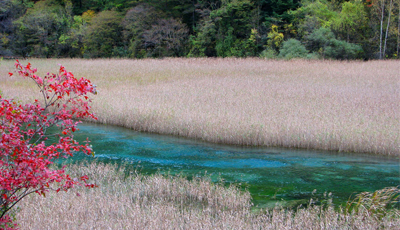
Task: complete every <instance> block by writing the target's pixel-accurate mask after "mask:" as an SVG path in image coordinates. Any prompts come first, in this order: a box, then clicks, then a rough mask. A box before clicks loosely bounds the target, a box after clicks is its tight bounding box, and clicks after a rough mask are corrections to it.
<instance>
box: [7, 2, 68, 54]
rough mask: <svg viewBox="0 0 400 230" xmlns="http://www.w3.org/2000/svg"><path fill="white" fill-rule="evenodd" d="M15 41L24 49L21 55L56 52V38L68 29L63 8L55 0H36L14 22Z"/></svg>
mask: <svg viewBox="0 0 400 230" xmlns="http://www.w3.org/2000/svg"><path fill="white" fill-rule="evenodd" d="M14 25H15V26H16V28H17V31H16V35H17V37H18V38H17V42H18V43H20V44H18V45H19V46H26V49H23V50H19V51H18V52H20V53H19V54H20V55H22V56H39V57H51V56H53V55H56V54H57V51H56V50H57V45H58V39H59V37H60V36H61V34H63V33H65V31H67V30H68V19H67V17H66V11H65V8H64V7H62V6H61V5H59V4H58V3H57V2H56V1H55V0H45V1H38V2H36V3H35V4H34V6H33V8H29V9H28V10H27V12H26V14H24V15H23V16H22V17H20V18H19V19H18V20H16V21H15V22H14Z"/></svg>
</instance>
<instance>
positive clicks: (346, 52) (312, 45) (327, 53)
mask: <svg viewBox="0 0 400 230" xmlns="http://www.w3.org/2000/svg"><path fill="white" fill-rule="evenodd" d="M306 41H307V43H306V44H307V48H308V49H309V50H310V51H312V52H316V53H318V54H319V55H320V56H321V57H322V58H330V59H355V58H360V57H361V55H362V52H363V50H362V48H361V46H360V45H357V44H352V43H349V42H346V41H341V40H338V39H336V37H335V35H334V33H333V32H332V30H331V29H329V28H322V27H321V28H319V29H317V30H315V31H314V32H313V33H311V34H309V35H308V36H307V37H306Z"/></svg>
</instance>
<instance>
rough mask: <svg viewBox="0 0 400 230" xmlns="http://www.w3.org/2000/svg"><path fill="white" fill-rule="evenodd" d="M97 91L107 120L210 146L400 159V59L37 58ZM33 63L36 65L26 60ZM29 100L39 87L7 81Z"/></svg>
mask: <svg viewBox="0 0 400 230" xmlns="http://www.w3.org/2000/svg"><path fill="white" fill-rule="evenodd" d="M29 61H30V62H31V63H32V64H33V66H34V67H38V69H39V71H42V72H41V73H42V74H44V71H51V72H55V71H57V67H58V66H57V63H60V64H62V65H64V66H65V67H66V68H67V70H69V71H71V72H73V73H74V74H75V75H76V76H77V77H81V76H82V77H87V78H89V79H91V80H92V81H93V82H94V83H95V84H97V85H98V91H99V94H98V95H97V96H95V101H94V103H93V108H94V110H95V112H96V114H97V116H98V117H99V122H101V123H105V124H114V125H119V126H124V127H128V128H132V129H135V130H139V131H147V132H156V133H162V134H173V135H180V136H186V137H190V138H197V139H202V140H205V141H211V142H217V143H227V144H240V145H263V146H283V147H296V148H297V147H299V148H309V149H326V150H336V151H352V152H369V153H377V154H383V155H396V156H399V155H400V147H399V146H400V141H399V140H400V125H399V121H400V106H399V101H400V92H399V90H400V75H399V72H400V62H399V61H392V60H388V61H369V62H359V61H354V62H341V61H304V60H296V61H270V60H261V59H162V60H155V59H147V60H123V59H121V60H118V59H117V60H109V59H102V60H81V59H54V60H53V59H50V60H44V59H32V60H29ZM24 62H27V61H24ZM12 66H13V63H12V62H11V61H3V62H2V63H1V67H0V76H1V77H0V80H1V82H0V89H1V90H2V91H3V94H4V95H6V96H10V97H18V98H19V99H20V100H22V101H25V100H28V99H31V98H33V95H37V94H34V92H35V91H33V90H32V89H33V88H32V85H31V84H28V83H26V82H24V81H23V80H21V79H17V78H8V77H7V76H8V74H7V72H9V71H12Z"/></svg>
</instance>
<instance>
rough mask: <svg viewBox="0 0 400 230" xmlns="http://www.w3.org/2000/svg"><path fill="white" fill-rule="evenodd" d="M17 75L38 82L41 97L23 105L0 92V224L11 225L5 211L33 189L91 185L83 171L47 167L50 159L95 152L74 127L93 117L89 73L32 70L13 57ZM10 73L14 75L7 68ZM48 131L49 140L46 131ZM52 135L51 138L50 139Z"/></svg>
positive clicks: (62, 69)
mask: <svg viewBox="0 0 400 230" xmlns="http://www.w3.org/2000/svg"><path fill="white" fill-rule="evenodd" d="M15 67H16V69H17V73H18V75H19V76H21V77H24V78H29V79H31V80H33V81H34V82H35V84H36V85H37V86H38V87H39V89H40V92H41V94H42V96H43V98H42V99H41V101H39V100H35V102H34V103H32V104H26V105H21V104H19V103H17V102H16V101H14V100H9V99H5V98H3V97H2V96H1V95H0V133H1V139H0V170H1V171H0V228H2V229H12V228H14V227H15V225H14V223H13V222H12V220H11V218H10V216H9V211H10V210H11V209H12V208H13V207H14V206H15V205H16V204H17V203H18V202H19V201H20V200H21V199H23V198H24V197H26V196H27V195H28V194H31V193H38V194H40V195H43V196H44V195H45V194H46V192H48V191H50V190H54V191H56V192H59V191H66V190H68V189H70V188H72V187H73V186H74V185H84V186H87V187H94V186H95V185H93V184H88V183H87V179H88V177H87V176H82V177H81V178H71V177H70V176H69V175H67V174H66V173H65V172H64V170H63V169H59V170H56V169H51V168H50V167H49V166H50V165H51V164H53V161H54V159H57V158H60V157H65V158H67V157H69V156H72V155H73V153H75V152H78V151H82V152H84V153H86V154H94V152H93V150H92V148H91V146H90V145H89V141H87V142H86V143H85V144H79V143H78V142H77V141H75V140H74V136H73V132H75V131H76V129H77V128H76V126H77V125H78V123H80V121H77V120H79V119H86V118H92V119H96V117H95V116H94V114H93V113H92V112H91V111H90V106H89V104H88V103H89V102H91V100H90V98H89V97H88V96H87V94H88V93H93V94H96V88H95V85H93V84H92V83H91V82H90V81H89V80H88V79H84V78H81V79H79V80H78V79H76V78H75V77H74V75H73V74H72V73H70V72H67V71H66V70H65V68H64V67H62V66H61V67H60V71H59V73H58V74H49V73H47V75H46V76H44V77H39V76H37V75H36V71H37V70H36V69H32V67H31V64H30V63H28V65H26V66H24V65H22V64H21V63H20V62H19V61H18V60H17V61H16V63H15ZM9 75H10V77H11V76H12V75H13V74H12V73H9ZM50 136H52V138H51V139H49V140H48V137H50ZM50 140H54V141H50Z"/></svg>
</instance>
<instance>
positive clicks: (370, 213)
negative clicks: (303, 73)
mask: <svg viewBox="0 0 400 230" xmlns="http://www.w3.org/2000/svg"><path fill="white" fill-rule="evenodd" d="M66 170H67V172H68V173H70V174H71V176H72V177H79V176H81V175H85V174H86V175H88V176H89V178H90V180H91V181H90V182H91V183H96V184H98V185H99V187H98V188H93V189H87V188H74V189H72V190H70V191H68V192H59V193H48V194H47V195H46V197H43V196H38V195H37V194H32V195H30V196H29V197H27V198H25V199H23V200H22V201H21V202H20V203H19V204H18V207H19V208H20V209H19V211H17V213H16V215H15V217H16V219H17V223H18V228H19V229H397V228H398V226H399V225H400V218H399V213H398V210H397V211H396V210H392V211H390V212H389V211H387V210H385V211H384V212H383V213H382V212H381V210H380V209H375V208H376V207H378V208H381V207H380V206H379V205H378V204H382V203H379V202H378V203H376V204H374V205H376V206H371V207H373V208H370V206H366V208H365V209H364V208H362V206H360V209H359V211H358V212H351V213H345V212H343V211H335V209H334V208H333V207H332V206H329V200H327V202H326V203H325V207H323V206H314V205H310V206H308V207H307V208H300V209H297V210H289V209H281V208H279V207H277V208H275V209H273V210H264V211H263V210H261V211H260V210H259V211H257V212H254V211H252V204H251V197H250V194H249V192H247V191H241V190H240V189H239V188H237V187H235V186H230V187H225V186H223V185H222V184H213V183H211V182H210V181H209V179H207V178H202V179H199V178H195V179H193V180H191V181H188V180H186V179H185V178H182V177H164V176H161V175H152V176H144V175H141V174H140V173H137V172H136V171H131V174H130V175H128V176H127V175H126V172H127V171H129V170H125V169H124V168H123V167H122V168H118V167H116V166H115V165H112V164H95V163H91V164H89V165H85V166H83V165H82V164H81V165H70V166H68V167H67V168H66ZM397 192H398V191H397ZM385 195H386V194H385ZM382 197H383V196H382ZM311 202H312V201H310V203H311ZM380 202H382V201H380ZM364 204H367V203H362V205H364ZM382 210H383V209H382ZM396 212H397V214H396Z"/></svg>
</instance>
